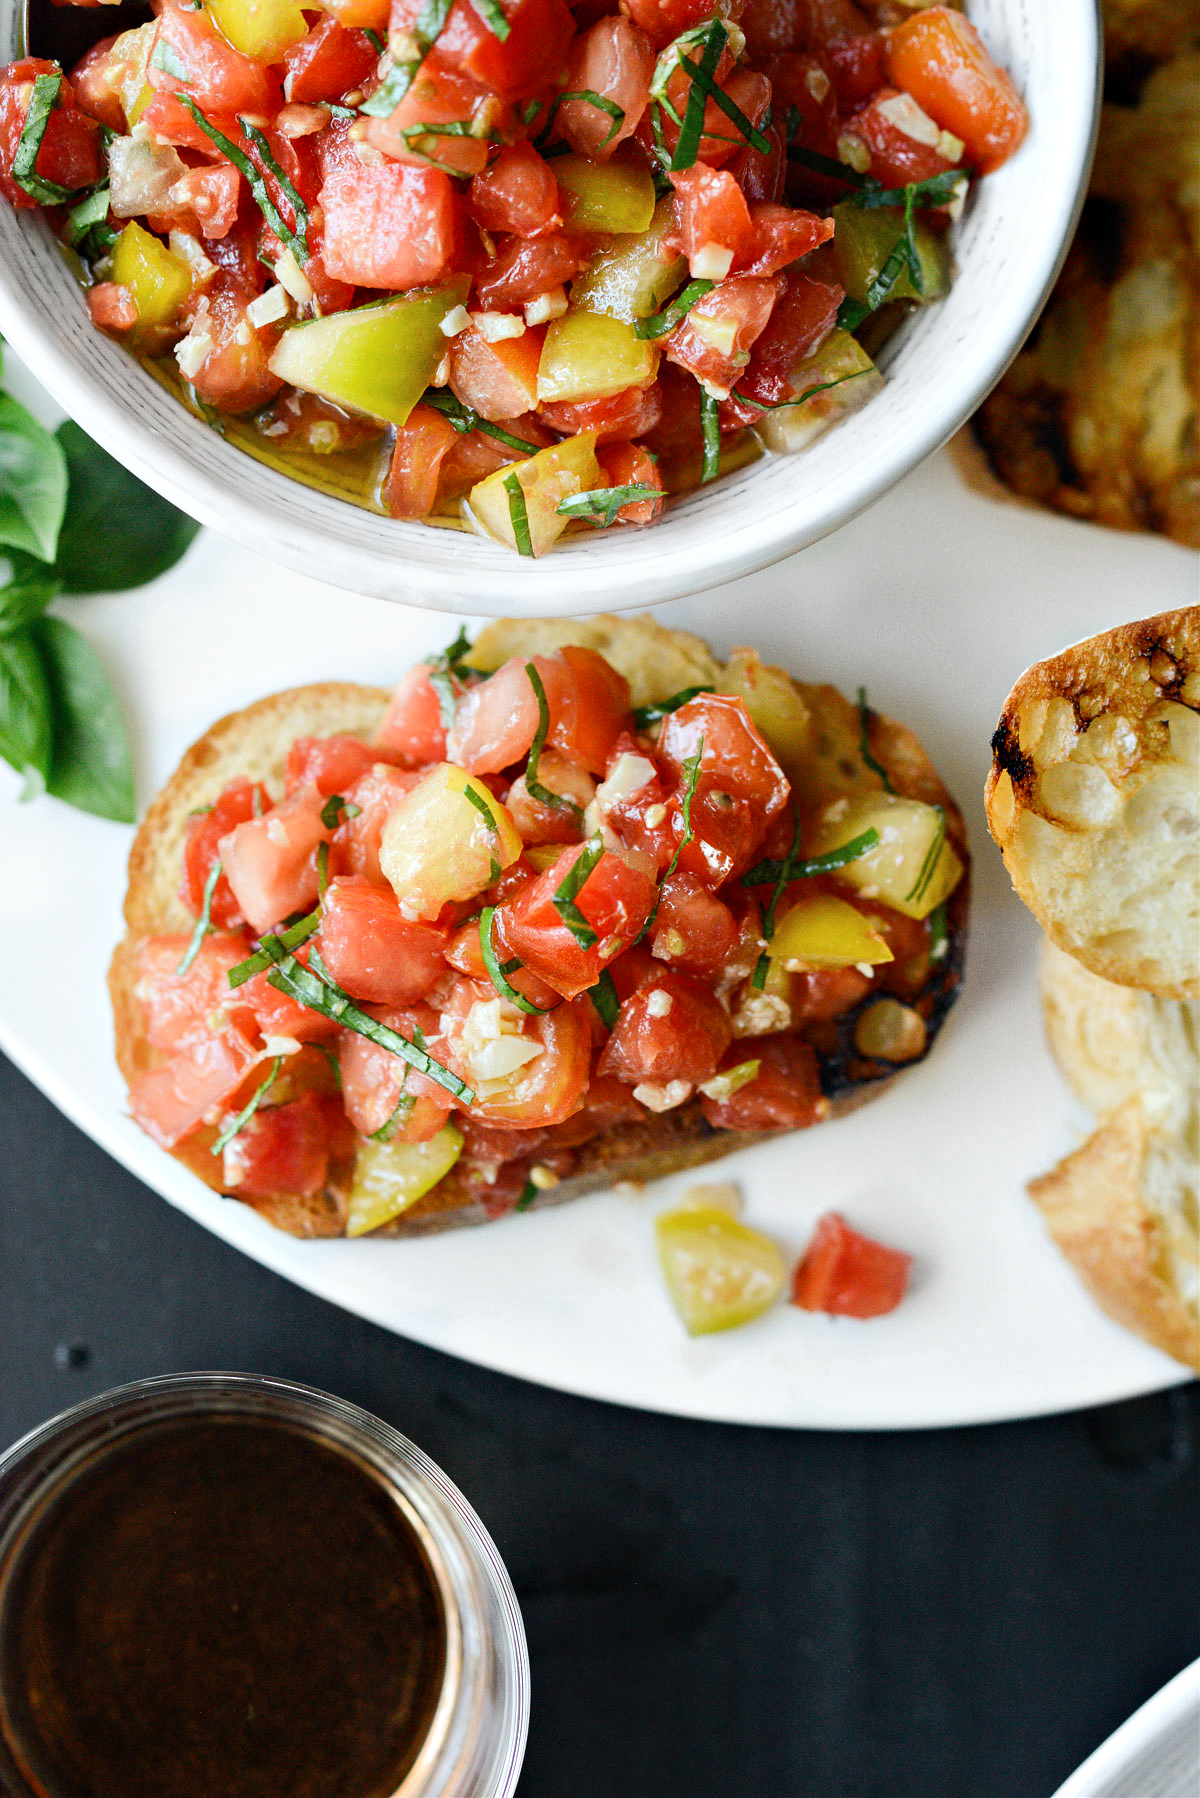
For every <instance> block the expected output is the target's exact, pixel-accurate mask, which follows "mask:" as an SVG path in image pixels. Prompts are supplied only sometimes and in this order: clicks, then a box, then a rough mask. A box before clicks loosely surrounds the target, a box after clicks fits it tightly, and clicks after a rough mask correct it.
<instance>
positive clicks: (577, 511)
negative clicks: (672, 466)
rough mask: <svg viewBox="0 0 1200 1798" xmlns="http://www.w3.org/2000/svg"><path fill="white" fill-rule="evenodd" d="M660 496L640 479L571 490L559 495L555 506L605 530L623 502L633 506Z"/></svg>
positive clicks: (562, 512) (625, 504)
mask: <svg viewBox="0 0 1200 1798" xmlns="http://www.w3.org/2000/svg"><path fill="white" fill-rule="evenodd" d="M662 497H663V494H662V489H661V488H659V487H647V486H645V485H644V484H643V483H642V482H640V481H632V482H631V483H630V484H629V485H628V486H627V487H593V488H591V489H590V490H589V491H588V492H586V493H571V494H568V496H567V498H566V499H561V500H559V502H558V505H557V506H556V507H555V511H556V512H560V513H561V514H562V516H563V517H564V518H584V519H586V520H587V522H588V523H589V524H594V525H595V526H596V528H597V530H601V531H606V530H607V529H608V528H609V526H610V525H613V524H615V523H616V522H617V515H618V513H619V512H620V511H621V508H622V507H623V506H636V505H638V504H640V503H641V501H642V500H648V499H649V500H656V499H661V498H662Z"/></svg>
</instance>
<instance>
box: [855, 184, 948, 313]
mask: <svg viewBox="0 0 1200 1798" xmlns="http://www.w3.org/2000/svg"><path fill="white" fill-rule="evenodd" d="M833 218H834V232H833V253H834V256H835V257H836V258H837V265H838V275H839V277H840V279H841V283H842V286H843V287H844V288H845V289H846V293H847V295H848V296H849V298H850V299H852V300H865V299H866V297H867V290H868V288H869V287H870V285H871V283H872V281H874V280H875V278H876V276H877V275H878V274H879V271H880V269H881V268H882V267H883V265H884V263H885V262H886V261H887V259H888V257H889V256H890V255H891V253H892V251H893V250H894V249H895V247H896V245H897V244H898V243H899V242H900V239H901V237H902V236H903V235H904V213H903V211H902V210H901V209H900V208H899V207H895V208H893V207H890V206H881V207H878V208H877V209H875V210H873V211H866V210H865V209H864V208H863V207H861V206H856V205H855V204H854V202H853V201H852V200H843V201H842V203H841V204H840V205H839V206H835V207H834V209H833ZM913 241H914V243H915V244H916V246H917V261H918V263H919V264H920V268H921V275H922V279H923V281H924V284H925V291H924V292H923V293H918V292H917V290H916V288H915V287H914V286H913V283H912V276H911V275H910V274H909V271H908V269H907V268H905V270H904V271H903V273H902V274H901V276H900V279H899V280H898V281H897V282H896V284H895V286H894V287H893V288H891V290H890V292H889V294H888V298H889V299H891V300H919V301H920V302H921V304H922V305H927V304H928V302H929V301H930V300H940V299H944V298H945V296H946V294H948V293H949V291H950V244H949V240H948V239H947V238H945V237H939V236H937V234H936V233H935V232H933V231H931V230H930V229H929V227H928V225H924V224H922V223H921V221H920V219H918V220H917V221H916V224H915V225H914V226H913Z"/></svg>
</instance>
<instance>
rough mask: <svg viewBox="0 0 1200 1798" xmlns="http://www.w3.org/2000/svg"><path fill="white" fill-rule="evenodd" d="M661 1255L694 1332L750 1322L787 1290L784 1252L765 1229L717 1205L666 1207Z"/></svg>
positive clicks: (659, 1224) (660, 1222)
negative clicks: (677, 1208) (764, 1232)
mask: <svg viewBox="0 0 1200 1798" xmlns="http://www.w3.org/2000/svg"><path fill="white" fill-rule="evenodd" d="M655 1232H656V1234H657V1237H658V1259H659V1265H660V1266H661V1268H662V1273H663V1279H664V1280H665V1281H666V1283H667V1291H668V1292H669V1293H670V1295H671V1302H672V1304H673V1305H674V1306H675V1309H676V1310H677V1311H678V1313H679V1315H680V1317H681V1318H682V1319H683V1322H684V1326H685V1328H686V1329H687V1332H688V1335H689V1336H704V1335H708V1334H709V1333H710V1332H711V1331H714V1330H732V1329H735V1328H736V1327H737V1326H738V1325H739V1324H747V1323H750V1322H751V1320H752V1319H753V1318H756V1317H760V1316H761V1315H762V1313H763V1312H764V1311H766V1310H767V1309H768V1308H769V1307H770V1306H771V1305H773V1304H774V1303H775V1301H776V1299H777V1298H778V1297H779V1295H780V1293H781V1292H782V1291H783V1286H784V1281H785V1279H786V1277H787V1269H786V1267H785V1266H784V1260H783V1256H782V1255H781V1254H780V1252H779V1249H778V1248H777V1246H776V1245H775V1243H773V1242H772V1241H771V1238H770V1237H769V1236H764V1235H763V1234H762V1232H761V1230H752V1229H751V1228H750V1226H749V1225H748V1224H743V1223H739V1221H738V1220H737V1218H735V1217H730V1215H729V1213H728V1212H727V1211H725V1210H722V1209H720V1208H718V1207H717V1206H699V1207H691V1208H687V1209H682V1210H679V1211H664V1212H663V1213H662V1214H661V1215H660V1216H659V1217H658V1218H657V1219H656V1221H655Z"/></svg>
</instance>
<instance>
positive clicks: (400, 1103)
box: [370, 1068, 417, 1142]
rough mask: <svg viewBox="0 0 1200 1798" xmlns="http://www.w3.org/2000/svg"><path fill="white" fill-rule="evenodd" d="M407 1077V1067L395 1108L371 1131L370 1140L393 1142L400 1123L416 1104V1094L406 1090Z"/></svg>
mask: <svg viewBox="0 0 1200 1798" xmlns="http://www.w3.org/2000/svg"><path fill="white" fill-rule="evenodd" d="M407 1079H408V1069H407V1068H405V1070H404V1080H402V1081H401V1082H400V1097H399V1098H398V1099H397V1100H396V1104H395V1108H394V1109H393V1111H392V1112H391V1113H390V1115H389V1116H388V1117H386V1118H384V1120H383V1122H382V1124H380V1126H379V1128H378V1130H372V1131H371V1133H370V1140H371V1141H372V1142H391V1140H392V1138H393V1136H395V1134H396V1132H397V1130H398V1129H399V1128H400V1125H401V1124H402V1122H403V1121H404V1119H405V1118H406V1117H407V1116H408V1114H409V1112H410V1111H411V1110H412V1108H413V1106H414V1105H415V1104H416V1102H417V1098H416V1094H415V1093H406V1092H405V1091H404V1081H405V1080H407Z"/></svg>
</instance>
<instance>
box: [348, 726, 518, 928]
mask: <svg viewBox="0 0 1200 1798" xmlns="http://www.w3.org/2000/svg"><path fill="white" fill-rule="evenodd" d="M520 854H521V838H520V836H519V834H518V832H517V827H516V825H515V824H514V823H513V821H512V817H511V815H510V813H509V811H508V808H507V807H506V806H504V805H501V803H500V801H499V800H498V799H497V798H496V797H495V795H494V794H493V793H492V792H490V791H489V789H488V788H487V787H486V786H485V785H484V783H483V782H482V781H481V780H477V779H476V778H475V777H474V776H473V775H470V774H467V773H466V772H465V771H464V770H463V769H462V768H456V767H455V766H454V765H453V763H451V762H437V763H435V764H434V766H433V767H432V768H430V769H429V770H428V772H427V773H426V774H425V775H424V776H423V778H422V779H421V780H420V781H418V783H417V785H416V786H415V787H410V788H409V790H408V792H407V793H403V794H401V796H400V798H399V799H398V800H397V802H396V804H395V805H394V806H393V808H392V810H391V811H390V812H389V813H388V815H387V818H386V819H385V820H384V825H383V830H382V833H381V835H380V839H379V866H380V869H381V871H382V873H383V877H384V879H385V880H386V881H388V882H389V883H390V885H391V887H392V890H393V891H394V892H395V895H396V897H397V899H399V901H400V904H401V907H402V909H403V911H404V913H405V915H406V916H407V917H416V918H436V917H437V915H438V913H439V912H440V911H441V909H442V907H443V906H444V905H446V904H448V903H449V902H450V901H451V900H456V899H473V898H474V897H475V895H476V894H477V893H482V892H483V890H484V888H485V887H488V886H491V884H492V882H493V881H494V880H498V879H499V877H500V874H501V872H502V871H503V870H504V869H505V868H508V867H511V866H512V864H513V862H515V861H517V860H518V859H519V857H520Z"/></svg>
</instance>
